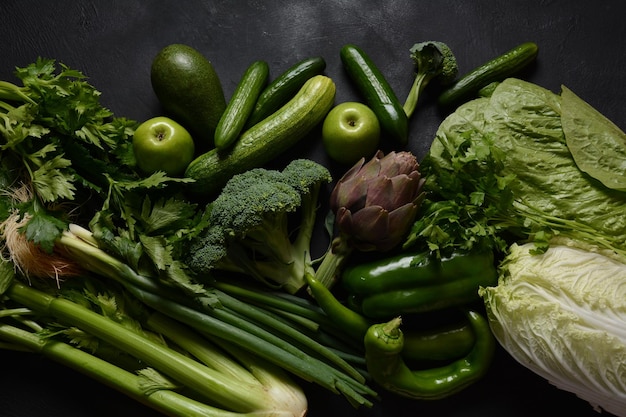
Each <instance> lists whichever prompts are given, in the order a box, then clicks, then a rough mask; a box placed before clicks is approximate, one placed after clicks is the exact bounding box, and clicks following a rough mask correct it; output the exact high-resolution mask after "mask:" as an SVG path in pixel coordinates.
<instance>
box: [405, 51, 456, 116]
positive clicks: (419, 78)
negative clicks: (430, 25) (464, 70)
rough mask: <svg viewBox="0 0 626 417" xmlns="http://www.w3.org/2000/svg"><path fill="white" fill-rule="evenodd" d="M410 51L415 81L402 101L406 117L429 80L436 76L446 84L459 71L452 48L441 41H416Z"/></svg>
mask: <svg viewBox="0 0 626 417" xmlns="http://www.w3.org/2000/svg"><path fill="white" fill-rule="evenodd" d="M410 52H411V59H412V60H413V62H414V63H415V68H416V72H415V81H413V85H412V86H411V90H410V91H409V94H408V96H407V98H406V101H405V102H404V112H405V113H406V115H407V116H408V117H411V116H412V115H413V112H414V111H415V108H416V107H417V101H418V100H419V96H420V94H421V93H422V91H423V90H424V88H426V86H427V85H428V83H429V82H430V81H431V80H433V79H434V78H437V79H438V81H439V82H440V83H441V84H442V85H447V84H450V83H452V82H453V81H454V80H455V78H456V76H457V74H458V72H459V68H458V66H457V62H456V58H455V57H454V54H453V53H452V50H451V49H450V48H449V47H448V45H446V44H445V43H443V42H437V41H427V42H420V43H416V44H415V45H413V46H412V47H411V49H410Z"/></svg>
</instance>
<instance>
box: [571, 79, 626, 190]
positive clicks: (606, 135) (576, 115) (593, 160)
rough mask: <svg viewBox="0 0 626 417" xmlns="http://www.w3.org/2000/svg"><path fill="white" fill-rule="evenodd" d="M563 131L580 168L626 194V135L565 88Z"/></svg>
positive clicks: (607, 185)
mask: <svg viewBox="0 0 626 417" xmlns="http://www.w3.org/2000/svg"><path fill="white" fill-rule="evenodd" d="M562 90H563V91H562V92H561V97H562V98H563V105H562V116H561V120H562V123H563V132H564V133H565V140H566V141H567V146H568V148H569V150H570V152H572V156H573V157H574V160H575V161H576V164H577V165H578V167H579V168H580V169H581V170H582V171H584V172H586V173H587V174H589V175H590V176H592V177H593V178H595V179H597V180H598V181H600V182H602V184H604V185H605V186H606V187H609V188H613V189H615V190H621V191H626V175H625V174H624V173H625V172H626V133H624V132H623V131H622V130H621V129H620V128H619V127H617V126H616V125H615V124H614V123H613V122H611V121H610V120H609V119H607V118H606V117H605V116H604V115H603V114H601V113H600V112H598V111H597V110H596V109H594V108H593V107H592V106H591V105H590V104H589V103H587V102H585V101H583V100H582V99H581V98H580V97H578V96H577V95H576V94H574V93H573V92H572V91H571V90H570V89H568V88H567V87H565V86H564V87H563V88H562Z"/></svg>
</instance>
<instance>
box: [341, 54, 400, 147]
mask: <svg viewBox="0 0 626 417" xmlns="http://www.w3.org/2000/svg"><path fill="white" fill-rule="evenodd" d="M339 55H340V58H341V62H342V63H343V66H344V68H345V70H346V72H347V73H348V76H349V77H350V79H351V80H352V81H353V83H354V85H355V86H356V88H357V90H358V91H359V92H360V93H361V95H363V97H364V99H365V102H366V104H367V105H368V106H369V107H370V108H371V109H372V111H374V113H375V114H376V117H378V122H379V123H380V126H381V128H382V130H383V132H384V133H386V134H387V135H389V136H390V137H391V138H392V139H394V140H396V141H397V142H398V143H400V144H402V145H406V143H407V142H408V137H409V120H408V117H407V115H406V113H405V111H404V108H403V107H402V104H401V103H400V101H399V100H398V97H397V96H396V94H395V92H394V91H393V89H392V88H391V86H390V85H389V82H388V81H387V80H386V79H385V77H384V76H383V74H382V73H381V71H380V69H378V67H377V66H376V65H375V64H374V62H372V60H371V59H370V57H369V56H368V55H367V54H366V53H365V52H364V51H363V50H362V49H361V48H359V47H357V46H355V45H352V44H348V45H344V46H343V47H342V48H341V51H340V53H339Z"/></svg>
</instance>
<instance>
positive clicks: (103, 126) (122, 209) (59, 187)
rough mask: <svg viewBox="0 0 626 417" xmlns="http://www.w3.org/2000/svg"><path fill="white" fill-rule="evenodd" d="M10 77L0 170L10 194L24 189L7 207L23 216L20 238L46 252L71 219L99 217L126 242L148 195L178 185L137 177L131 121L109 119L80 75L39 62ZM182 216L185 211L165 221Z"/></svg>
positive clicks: (1, 107) (0, 125)
mask: <svg viewBox="0 0 626 417" xmlns="http://www.w3.org/2000/svg"><path fill="white" fill-rule="evenodd" d="M15 75H16V77H17V78H18V79H19V80H21V82H22V84H23V85H22V86H18V85H16V84H13V83H11V82H7V81H0V170H1V171H2V173H3V174H2V177H3V178H4V179H5V182H6V183H8V184H7V185H9V187H10V189H12V190H14V191H15V190H16V189H18V188H22V189H23V190H24V191H23V192H20V193H19V195H20V198H17V200H18V201H13V202H12V205H13V206H14V207H17V209H18V210H19V211H20V214H21V215H22V216H26V215H27V216H29V220H28V222H27V223H26V224H25V225H24V228H23V231H24V233H25V235H26V238H27V239H28V240H30V241H33V242H34V243H35V244H37V245H39V246H40V247H41V248H43V249H44V250H46V251H48V252H49V251H52V249H53V247H54V242H55V240H56V239H57V238H58V237H59V236H60V235H61V233H62V232H63V230H65V229H67V225H68V223H69V221H70V218H69V217H70V216H72V219H71V220H72V221H74V222H79V223H86V222H90V221H92V217H94V220H93V221H96V222H102V221H103V219H106V221H105V222H104V223H103V224H106V226H103V227H110V228H115V227H116V225H121V227H123V228H124V229H125V230H127V232H128V233H129V234H130V236H131V237H132V238H133V239H134V238H135V237H136V236H137V233H138V231H137V230H136V227H138V225H139V224H140V223H141V222H140V220H139V218H141V217H142V216H143V214H145V213H146V211H147V212H148V217H149V215H150V212H152V209H153V208H154V207H152V203H151V202H152V201H157V199H155V198H154V197H153V199H152V200H150V192H151V191H152V192H153V193H154V191H157V190H158V191H159V192H160V193H161V194H160V195H163V194H162V193H163V190H164V189H165V188H166V186H167V184H169V183H171V182H173V181H183V180H181V179H173V178H168V177H167V176H165V174H164V173H161V172H159V173H156V174H153V175H151V176H149V177H145V176H143V175H141V174H140V173H139V171H138V169H137V167H136V162H135V156H134V152H133V148H132V135H133V132H134V129H135V127H136V126H137V122H135V121H133V120H129V119H126V118H122V117H115V116H114V114H113V112H112V111H110V110H109V109H107V108H105V107H104V106H103V105H102V104H101V103H100V96H101V93H100V92H99V91H98V90H96V89H95V88H94V87H93V86H92V85H90V84H89V83H88V82H87V79H86V77H85V76H84V75H83V74H82V73H81V72H80V71H76V70H73V69H70V68H69V67H68V66H66V65H64V64H57V63H56V62H55V61H54V60H51V59H43V58H39V59H37V61H36V62H34V63H32V64H30V65H28V66H26V67H24V68H18V69H16V72H15ZM9 187H7V188H4V187H3V189H5V190H6V189H9ZM12 194H13V196H16V195H17V193H16V192H12ZM6 201H7V200H6V196H5V202H4V203H3V204H4V206H6V205H8V204H9V203H7V202H6ZM147 204H148V205H149V206H150V207H147V206H146V205H147ZM157 204H159V205H160V206H161V207H162V206H163V205H164V204H165V203H164V202H163V201H162V200H159V201H158V203H157ZM4 211H5V212H6V210H4ZM182 213H188V210H187V209H186V208H185V210H183V211H182V212H173V215H174V216H176V217H178V216H179V215H181V214H182ZM94 214H96V216H94ZM170 214H172V212H170ZM76 216H78V217H79V218H78V219H77V218H76ZM81 216H82V217H81ZM5 217H6V216H3V218H5ZM144 223H145V221H144Z"/></svg>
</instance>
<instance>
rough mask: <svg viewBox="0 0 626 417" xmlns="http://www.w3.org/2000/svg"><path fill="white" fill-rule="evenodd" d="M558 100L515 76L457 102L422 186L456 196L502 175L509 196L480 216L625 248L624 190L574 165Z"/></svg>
mask: <svg viewBox="0 0 626 417" xmlns="http://www.w3.org/2000/svg"><path fill="white" fill-rule="evenodd" d="M561 107H562V98H561V96H560V95H558V94H554V93H552V92H551V91H549V90H547V89H545V88H543V87H540V86H538V85H535V84H532V83H529V82H525V81H522V80H519V79H514V78H510V79H507V80H505V81H503V82H502V83H500V85H499V86H498V87H497V88H496V89H495V90H494V92H493V94H492V95H491V96H490V97H483V98H479V99H476V100H473V101H470V102H468V103H466V104H464V105H462V106H460V107H459V108H458V109H457V110H456V111H455V112H454V113H453V114H451V115H450V116H448V117H447V118H446V119H445V120H444V121H443V123H442V124H441V125H440V127H439V129H438V131H437V133H436V138H435V140H434V141H433V143H432V145H431V148H430V151H429V154H428V155H427V157H426V159H425V161H424V166H425V175H426V176H427V178H428V180H427V187H430V191H431V192H433V193H435V194H437V195H438V196H439V197H441V198H442V199H443V200H446V199H447V200H451V199H457V200H458V194H460V193H464V194H466V195H469V194H471V193H474V192H484V188H480V187H479V185H480V184H481V181H478V178H493V180H492V181H491V182H492V183H493V182H496V181H499V180H501V179H503V178H506V179H507V181H506V182H505V185H504V186H502V187H501V190H500V192H501V193H507V192H509V193H511V195H512V199H511V204H510V205H508V206H505V205H502V204H501V202H497V205H496V206H495V207H496V208H497V210H495V212H494V213H491V218H489V219H485V220H484V222H487V223H488V222H491V223H493V222H499V224H501V225H503V226H502V228H503V229H504V230H506V231H510V232H511V231H512V232H515V240H520V239H524V240H535V241H539V240H544V241H547V240H548V239H549V237H550V236H554V235H558V234H561V235H565V236H569V237H572V238H576V239H580V240H585V241H589V242H593V243H594V244H597V245H600V246H603V247H607V248H611V249H613V250H616V251H619V252H622V253H625V254H626V210H625V209H624V208H625V207H626V193H625V192H622V191H619V190H614V189H612V188H608V187H606V186H605V185H604V184H602V183H601V182H600V181H597V180H596V179H594V178H592V177H590V176H589V175H588V174H587V173H586V172H583V171H582V170H581V169H580V168H579V166H578V165H577V163H576V162H575V160H574V158H573V156H572V153H571V150H570V148H569V147H568V144H567V140H566V138H565V134H564V131H563V126H562V123H563V122H562V108H561ZM592 125H593V123H589V126H592ZM468 159H472V160H473V163H472V164H471V165H469V164H468V163H467V162H466V161H467V160H468ZM470 168H471V169H470ZM619 174H620V175H623V171H622V173H619ZM616 175H617V173H616ZM482 183H485V181H482ZM493 201H494V200H493V198H492V199H491V200H490V199H485V201H484V202H483V205H485V206H489V205H490V204H491V205H492V207H493V204H494V203H493ZM483 212H487V208H486V207H485V209H484V210H483ZM429 226H430V227H432V225H429ZM425 227H427V226H424V225H422V226H421V230H414V231H413V233H414V235H415V234H419V233H420V232H423V231H424V228H425ZM501 231H502V230H501ZM544 249H545V248H544Z"/></svg>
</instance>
